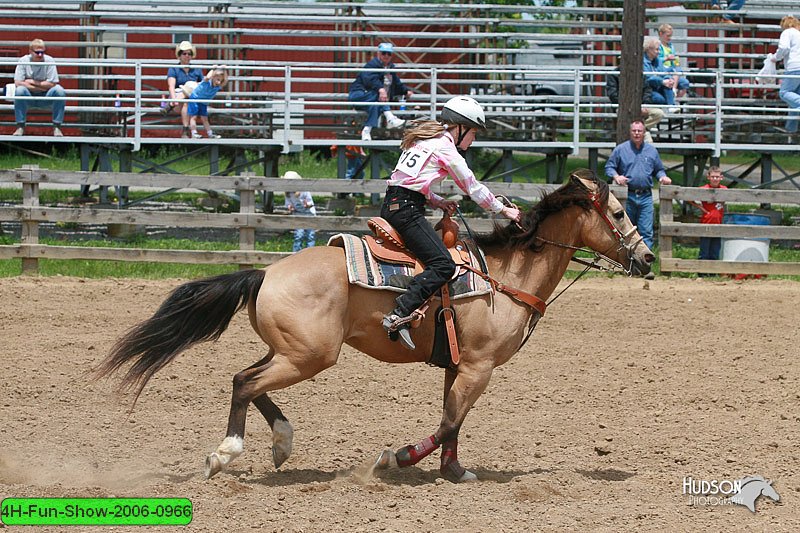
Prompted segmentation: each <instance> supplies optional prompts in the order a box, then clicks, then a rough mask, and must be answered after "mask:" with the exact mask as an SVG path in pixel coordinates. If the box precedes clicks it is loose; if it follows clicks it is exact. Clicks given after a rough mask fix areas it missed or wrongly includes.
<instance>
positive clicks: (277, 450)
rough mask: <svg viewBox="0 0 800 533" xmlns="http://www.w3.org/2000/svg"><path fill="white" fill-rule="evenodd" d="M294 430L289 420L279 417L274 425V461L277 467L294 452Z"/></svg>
mask: <svg viewBox="0 0 800 533" xmlns="http://www.w3.org/2000/svg"><path fill="white" fill-rule="evenodd" d="M293 437H294V430H293V429H292V425H291V424H290V423H289V422H288V421H287V420H281V419H278V420H276V421H275V423H274V424H273V425H272V462H273V463H275V468H280V467H281V465H282V464H283V463H284V461H286V459H288V458H289V456H290V455H291V454H292V440H293Z"/></svg>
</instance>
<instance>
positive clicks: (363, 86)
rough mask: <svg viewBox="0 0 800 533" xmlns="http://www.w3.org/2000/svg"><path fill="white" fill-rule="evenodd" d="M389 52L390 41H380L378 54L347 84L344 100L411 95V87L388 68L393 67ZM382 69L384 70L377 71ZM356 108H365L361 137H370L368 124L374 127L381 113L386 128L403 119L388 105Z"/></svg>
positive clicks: (396, 125)
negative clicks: (345, 98) (347, 89)
mask: <svg viewBox="0 0 800 533" xmlns="http://www.w3.org/2000/svg"><path fill="white" fill-rule="evenodd" d="M393 54H394V47H393V46H392V43H381V44H380V45H379V46H378V55H376V56H375V57H373V58H372V59H370V60H369V61H368V62H367V64H366V65H364V70H363V71H362V72H360V73H359V75H358V77H357V78H356V79H355V81H354V82H353V83H352V84H351V85H350V94H349V95H348V100H350V101H351V102H388V101H389V100H391V99H392V98H394V97H395V96H405V97H406V98H411V95H412V94H414V93H413V92H412V91H411V89H409V88H408V87H406V85H405V84H404V83H403V82H402V81H400V78H399V77H398V76H397V73H395V72H389V71H388V70H389V69H393V68H394V63H392V55H393ZM382 70H383V71H385V72H381V71H382ZM356 108H357V109H363V110H365V111H366V112H367V122H366V123H365V124H364V127H363V129H362V130H361V140H362V141H371V140H372V128H374V127H377V125H378V120H379V119H380V116H381V114H383V116H384V117H385V118H386V127H387V128H390V129H393V128H400V127H402V126H403V124H405V120H403V119H401V118H398V117H396V116H395V115H394V113H392V111H391V109H390V108H389V106H388V105H380V106H374V105H373V106H357V107H356Z"/></svg>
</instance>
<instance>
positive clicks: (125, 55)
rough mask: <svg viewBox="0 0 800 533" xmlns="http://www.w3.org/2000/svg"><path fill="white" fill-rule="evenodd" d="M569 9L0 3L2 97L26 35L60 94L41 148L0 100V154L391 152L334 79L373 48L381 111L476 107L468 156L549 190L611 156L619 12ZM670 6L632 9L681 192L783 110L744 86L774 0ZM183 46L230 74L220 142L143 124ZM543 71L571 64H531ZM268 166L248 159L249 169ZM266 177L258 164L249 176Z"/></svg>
mask: <svg viewBox="0 0 800 533" xmlns="http://www.w3.org/2000/svg"><path fill="white" fill-rule="evenodd" d="M579 4H580V6H574V7H552V6H535V5H526V6H517V5H496V4H425V3H411V4H402V5H400V4H383V3H372V2H369V3H360V2H315V3H296V2H255V1H250V0H243V1H229V2H226V3H220V2H218V1H214V0H186V1H180V2H179V1H175V0H133V1H129V2H124V3H122V2H111V1H103V0H97V1H93V2H66V1H62V0H50V1H42V2H28V3H25V4H20V3H17V4H15V5H10V4H4V5H3V6H0V31H2V37H0V78H3V79H0V86H4V85H5V83H8V81H9V78H10V76H11V74H10V73H13V68H14V65H15V64H16V61H17V58H18V57H19V56H21V55H22V54H23V53H25V52H26V51H27V45H28V42H29V41H30V39H31V38H33V37H39V38H42V39H44V40H45V41H46V43H47V46H48V54H50V55H52V56H53V57H54V58H55V60H56V62H57V65H58V68H59V74H60V75H61V79H62V83H61V84H62V85H63V86H64V87H65V88H66V90H67V94H68V96H67V123H66V124H65V126H66V127H65V133H66V137H64V138H53V137H51V136H50V133H49V130H48V129H47V125H48V123H49V114H48V113H47V112H38V113H31V115H30V117H29V123H30V128H29V129H30V132H31V135H26V136H24V137H21V138H20V137H12V136H11V135H10V133H11V132H12V131H13V127H14V124H13V122H14V121H13V102H12V101H9V100H0V142H3V143H16V144H20V143H21V144H25V143H41V142H52V143H76V142H77V143H82V144H87V145H90V146H92V147H100V148H98V149H99V150H105V149H109V148H108V147H113V148H112V149H115V150H130V151H133V152H136V151H138V150H140V149H141V147H142V146H143V145H162V144H164V143H172V144H176V145H186V146H187V147H192V146H203V147H206V148H207V149H208V150H210V151H214V150H216V151H219V150H220V149H222V150H225V149H230V150H245V149H249V150H257V151H262V152H268V153H269V154H273V155H274V154H280V153H286V152H291V151H297V150H302V149H304V148H310V147H328V146H331V145H361V146H365V147H367V148H369V149H371V150H375V151H380V150H394V149H396V147H397V144H398V143H397V140H398V139H399V133H398V132H393V131H387V130H376V132H375V135H374V137H373V139H374V140H373V141H369V142H364V141H361V140H360V136H359V128H360V124H361V122H362V121H363V116H362V115H363V112H359V111H358V110H356V109H354V107H353V105H352V104H351V103H350V102H348V100H347V90H348V86H349V83H350V81H351V80H352V79H353V78H354V77H355V76H356V74H357V73H358V72H359V71H360V70H361V68H362V66H363V64H364V63H365V62H366V61H367V60H368V59H369V58H370V57H371V56H372V55H373V54H374V51H375V47H376V45H377V43H379V42H382V41H391V42H393V43H394V44H395V47H396V50H397V53H396V54H395V63H396V66H397V71H398V73H399V75H400V77H401V78H402V79H403V80H404V81H405V82H406V83H407V84H409V85H410V86H411V87H412V88H413V89H414V92H415V94H414V97H413V98H412V99H411V100H410V101H408V102H392V103H391V105H392V107H393V108H394V110H395V112H396V114H398V115H399V116H401V117H402V118H407V119H413V118H419V117H430V118H435V117H436V115H437V113H438V110H439V109H440V108H441V104H443V103H444V102H445V101H446V100H447V99H448V98H449V97H450V96H451V95H454V94H471V95H473V96H474V97H475V98H476V99H478V100H479V101H480V102H481V103H482V104H483V105H484V106H485V108H486V111H487V118H488V123H489V128H488V132H487V134H486V135H485V136H483V137H481V138H480V139H479V141H478V142H476V146H478V147H483V148H489V149H494V150H496V151H497V153H498V154H500V156H501V158H506V159H509V158H513V152H515V151H524V152H529V153H536V154H541V155H542V164H544V165H546V166H547V168H548V180H551V181H555V180H557V179H559V178H560V176H559V174H560V173H561V172H562V171H563V168H564V161H565V159H566V157H567V156H568V155H570V154H577V153H579V152H580V151H581V150H586V149H588V150H591V151H594V153H595V154H596V153H597V152H598V151H604V150H606V151H607V150H610V149H611V148H613V146H614V145H615V139H614V130H615V128H614V121H615V119H616V107H615V106H614V105H612V104H610V103H609V102H608V99H607V98H606V97H605V91H604V88H605V78H606V77H607V76H608V75H609V74H610V73H614V72H615V70H614V67H612V66H611V65H612V64H616V62H615V58H616V57H617V56H618V55H619V48H620V29H621V20H622V10H623V8H622V2H621V1H588V2H580V3H579ZM683 4H684V3H682V2H648V3H647V6H648V9H647V15H648V21H647V24H646V27H647V32H648V34H655V29H656V28H657V26H658V25H659V24H660V23H661V22H669V23H670V24H672V26H673V27H674V28H675V36H674V40H673V42H674V43H675V45H676V48H677V49H678V51H679V52H680V55H681V57H682V59H683V60H684V64H685V65H686V66H685V67H684V70H685V72H686V74H687V76H688V77H689V79H690V80H691V82H692V85H693V89H694V93H695V96H693V97H692V98H690V99H688V100H686V101H683V102H680V105H678V106H676V108H675V109H667V110H666V111H667V116H666V119H665V121H664V122H663V123H662V124H661V125H660V126H659V130H658V131H656V132H653V136H654V139H655V142H656V144H657V146H658V147H659V149H663V150H666V151H673V152H675V153H679V154H688V155H689V157H688V158H687V159H686V160H685V166H686V167H687V168H684V176H686V178H687V183H686V184H687V185H688V184H692V182H691V181H689V180H693V179H694V178H695V177H696V176H697V173H698V169H699V168H700V167H701V166H704V165H705V164H706V161H708V160H710V159H719V158H720V157H722V156H723V154H725V153H731V152H748V153H756V154H759V157H768V158H771V157H772V155H773V154H776V153H791V152H796V151H797V145H796V144H792V143H790V142H787V135H786V134H785V132H784V130H783V123H784V121H785V119H786V117H787V114H788V111H787V107H786V105H785V104H783V102H781V101H780V100H779V99H778V98H777V89H778V85H777V84H775V83H771V84H767V83H761V84H759V83H757V81H758V80H757V79H756V73H757V72H758V70H759V69H760V68H761V64H762V61H763V58H764V56H765V55H766V53H767V52H769V51H774V49H775V47H776V45H777V38H778V35H779V33H780V29H779V27H778V21H779V20H780V18H781V17H782V16H783V15H785V14H786V13H788V12H789V11H790V10H791V8H792V3H791V2H789V1H788V0H774V1H770V2H767V1H765V0H749V1H748V3H747V5H746V8H745V9H742V10H741V11H740V12H731V13H732V14H735V16H736V17H737V20H739V22H740V24H736V25H730V24H722V23H720V22H718V21H716V20H715V17H717V16H718V15H719V13H720V12H719V11H713V10H711V9H710V2H706V3H705V4H703V3H695V4H693V5H697V4H699V5H700V7H701V8H700V9H684V7H683ZM184 38H186V39H188V40H192V42H193V43H194V44H195V45H196V46H197V47H198V50H199V54H198V57H197V58H195V59H194V61H193V65H195V66H199V67H202V68H204V69H206V68H208V67H210V66H211V65H215V64H224V65H226V66H227V67H228V69H229V70H230V72H231V74H232V75H231V77H230V81H229V84H228V86H227V87H226V88H225V90H224V91H222V92H221V93H220V95H218V97H217V98H216V99H215V100H214V101H213V103H212V105H211V108H212V109H211V122H212V124H214V128H215V131H217V132H219V133H221V134H222V138H221V139H213V140H212V139H203V140H200V141H198V140H193V139H181V138H180V137H179V135H180V120H179V119H178V118H177V117H175V116H170V117H163V116H162V115H161V113H160V109H161V104H162V102H163V101H164V100H163V98H164V96H165V93H166V83H165V73H166V70H167V68H168V67H169V66H172V65H174V64H175V60H174V55H172V52H173V48H174V43H175V42H177V41H180V40H183V39H184ZM14 51H16V54H14V53H13V52H14ZM559 56H571V57H572V58H573V59H576V60H577V62H578V63H579V64H571V65H566V64H561V63H558V62H557V61H556V62H555V63H547V61H549V59H550V58H551V57H555V58H556V59H558V58H559ZM553 84H556V85H559V84H560V85H561V86H569V87H571V93H567V94H554V93H553V92H548V91H545V90H544V88H545V87H548V86H551V85H553ZM88 149H89V148H87V150H88ZM92 149H95V148H92ZM340 152H343V151H340ZM237 157H241V154H239V155H238V156H237ZM270 157H271V156H263V155H262V156H261V160H260V162H264V161H266V160H268V159H269V158H270ZM238 165H239V164H238V163H236V164H232V165H229V169H234V170H235V169H236V168H238ZM688 167H691V168H688ZM497 168H498V172H499V173H498V174H496V175H495V179H497V178H498V176H499V178H500V179H503V178H505V177H507V176H508V175H509V174H508V169H509V168H510V164H505V165H500V164H498V165H497ZM275 170H276V167H275V166H274V165H273V166H269V165H265V167H264V172H265V173H266V172H274V171H275Z"/></svg>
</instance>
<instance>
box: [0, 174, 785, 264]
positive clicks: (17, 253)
mask: <svg viewBox="0 0 800 533" xmlns="http://www.w3.org/2000/svg"><path fill="white" fill-rule="evenodd" d="M4 182H5V183H13V182H15V183H20V184H21V185H22V191H23V201H22V205H20V206H13V207H0V222H2V221H15V222H20V223H21V224H22V232H21V236H22V239H21V242H20V244H15V245H6V246H0V258H2V259H9V258H19V259H21V260H22V265H23V272H25V273H33V272H36V271H38V261H39V259H89V260H114V261H147V262H159V263H161V262H168V263H195V264H238V265H243V266H249V265H254V264H259V265H268V264H271V263H274V262H275V261H277V260H279V259H281V258H283V257H284V256H286V255H287V254H286V253H279V252H263V251H258V250H256V249H255V232H256V230H257V229H262V230H263V229H266V230H270V231H289V230H292V229H294V228H295V227H297V225H298V217H293V216H290V215H281V214H263V213H257V212H256V209H255V207H256V203H255V200H256V191H267V192H282V191H286V190H308V191H311V192H313V193H332V194H336V193H361V194H365V195H369V194H373V193H382V192H383V191H384V190H385V187H386V184H385V182H384V181H383V180H337V179H302V180H287V179H279V178H263V177H254V176H252V175H243V176H236V177H216V176H214V177H211V176H188V175H167V174H152V173H150V174H148V173H141V174H139V173H116V172H115V173H104V172H65V171H50V170H45V169H39V168H37V167H26V168H21V169H15V170H0V186H2V184H3V183H4ZM43 183H50V184H70V185H75V186H76V188H77V187H78V186H79V185H89V186H95V187H97V186H109V187H111V186H129V187H154V188H161V189H200V190H225V191H236V193H237V194H238V196H239V199H240V207H239V212H237V213H207V212H190V213H187V212H174V211H173V212H152V211H145V210H139V209H133V208H130V209H120V208H117V207H115V206H109V205H103V206H96V205H92V206H82V207H74V208H63V207H45V206H42V205H40V202H39V188H40V185H41V184H43ZM487 185H488V186H489V187H490V188H491V190H492V191H493V192H494V193H496V194H503V195H506V196H508V197H512V198H514V197H517V198H525V199H538V198H540V197H541V196H542V195H543V194H544V193H547V192H550V191H552V190H554V189H555V188H556V187H557V185H542V184H531V183H487ZM611 190H612V193H613V194H614V195H615V196H616V197H617V198H619V199H620V200H621V201H624V200H625V198H626V196H627V190H626V189H624V188H620V187H616V186H614V187H612V188H611ZM436 192H437V193H439V194H441V195H443V196H452V195H459V194H461V191H460V190H459V189H458V188H457V187H456V186H455V184H453V183H451V182H445V183H443V184H441V185H440V186H439V187H438V188H437V190H436ZM659 194H660V205H661V209H660V232H659V236H660V244H661V248H660V261H661V271H662V272H713V273H730V272H737V273H738V272H741V273H746V274H783V275H800V263H796V262H781V263H776V262H772V263H749V262H731V261H699V260H688V259H678V258H674V257H673V256H672V242H673V238H677V237H727V238H772V239H784V240H800V227H795V226H745V225H726V224H720V225H709V224H692V223H679V222H677V221H675V220H674V210H673V202H674V201H676V200H677V201H712V200H713V201H721V202H729V203H731V202H738V203H747V204H759V203H772V204H800V191H782V190H781V191H779V190H759V189H748V190H736V189H727V190H708V189H699V188H693V187H672V186H668V187H662V188H661V189H660V191H659ZM431 220H434V219H433V218H432V219H431ZM45 222H64V223H77V224H129V225H148V226H165V227H169V226H171V227H187V228H201V227H203V228H231V229H235V230H238V232H239V248H238V249H236V250H227V251H198V250H153V249H144V248H89V247H77V246H51V245H43V244H40V243H39V224H40V223H45ZM492 224H493V222H492V221H491V220H490V219H486V218H476V219H471V220H470V226H471V227H472V229H473V230H474V231H477V232H486V231H490V230H491V228H492ZM302 225H303V226H304V227H308V228H310V229H317V230H324V231H331V232H347V233H363V232H365V231H366V229H367V226H366V217H359V216H327V215H320V216H316V217H305V218H303V221H302Z"/></svg>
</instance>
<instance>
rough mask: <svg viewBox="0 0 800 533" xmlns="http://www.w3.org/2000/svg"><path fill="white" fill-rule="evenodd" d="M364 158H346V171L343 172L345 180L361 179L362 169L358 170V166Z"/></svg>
mask: <svg viewBox="0 0 800 533" xmlns="http://www.w3.org/2000/svg"><path fill="white" fill-rule="evenodd" d="M363 162H364V160H363V159H361V158H360V157H349V158H347V172H345V174H344V179H346V180H363V179H364V169H363V168H362V169H361V171H360V172H359V170H358V169H359V168H360V167H361V163H363Z"/></svg>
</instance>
